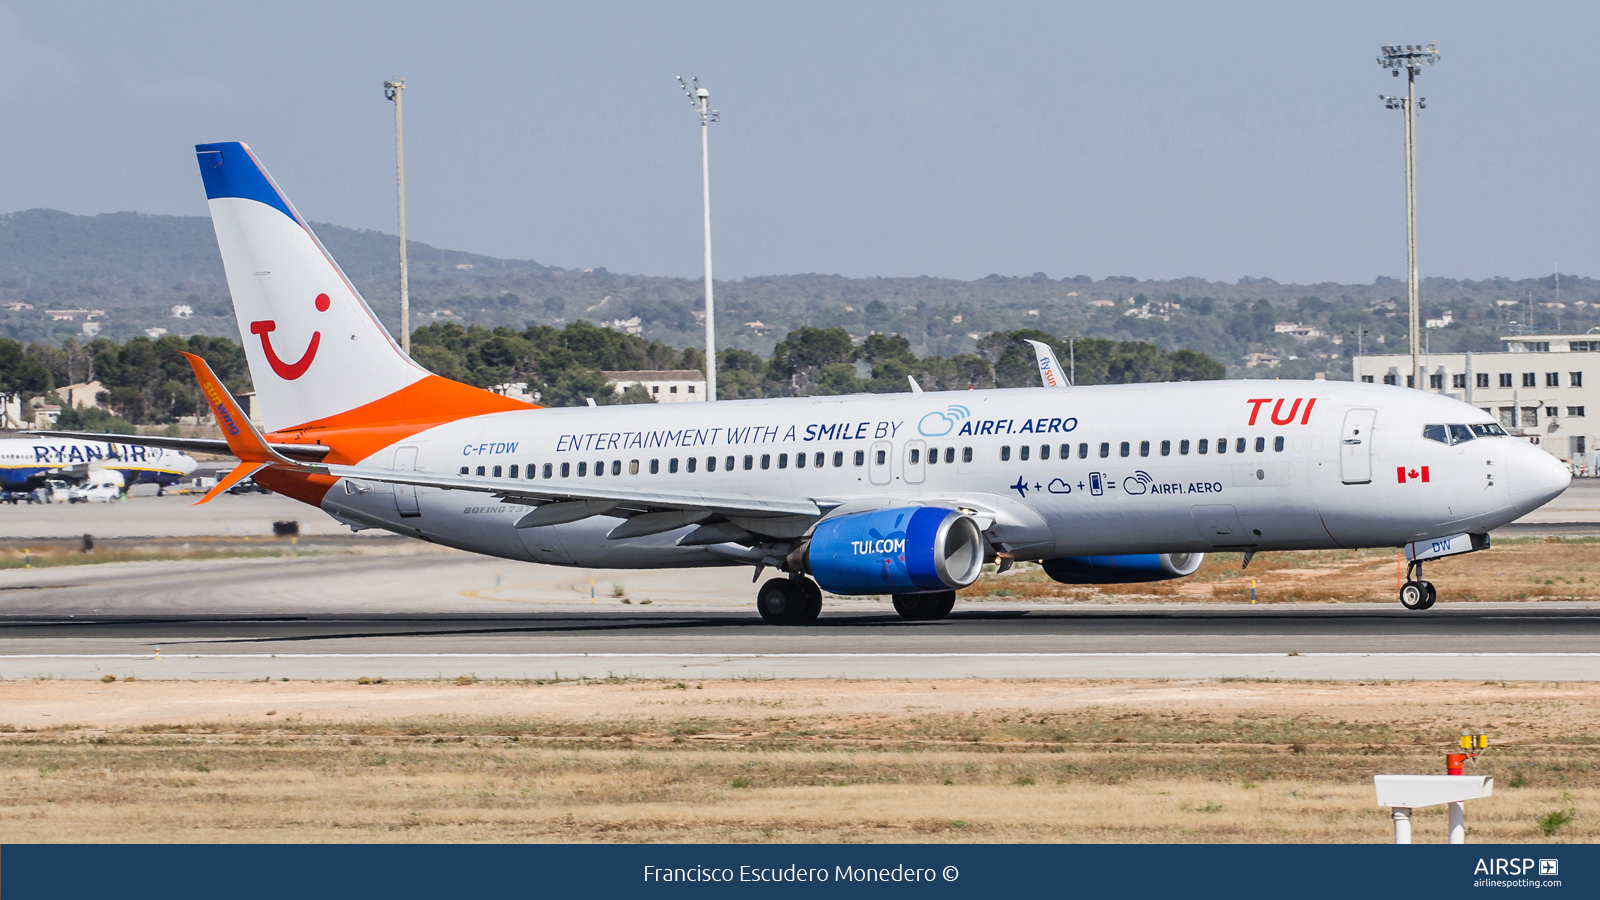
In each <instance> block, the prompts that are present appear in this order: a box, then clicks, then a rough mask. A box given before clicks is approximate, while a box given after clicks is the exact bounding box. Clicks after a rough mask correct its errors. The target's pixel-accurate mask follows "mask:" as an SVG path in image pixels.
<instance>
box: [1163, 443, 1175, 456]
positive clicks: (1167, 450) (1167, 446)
mask: <svg viewBox="0 0 1600 900" xmlns="http://www.w3.org/2000/svg"><path fill="white" fill-rule="evenodd" d="M1161 455H1162V456H1171V455H1172V442H1171V441H1162V442H1161Z"/></svg>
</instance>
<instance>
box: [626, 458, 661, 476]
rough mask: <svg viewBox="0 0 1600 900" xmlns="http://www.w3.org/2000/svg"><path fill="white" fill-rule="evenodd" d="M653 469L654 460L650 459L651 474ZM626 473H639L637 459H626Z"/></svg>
mask: <svg viewBox="0 0 1600 900" xmlns="http://www.w3.org/2000/svg"><path fill="white" fill-rule="evenodd" d="M655 470H656V461H655V460H653V459H652V460H651V461H650V472H651V474H655ZM628 474H629V475H637V474H639V461H638V460H637V459H631V460H628Z"/></svg>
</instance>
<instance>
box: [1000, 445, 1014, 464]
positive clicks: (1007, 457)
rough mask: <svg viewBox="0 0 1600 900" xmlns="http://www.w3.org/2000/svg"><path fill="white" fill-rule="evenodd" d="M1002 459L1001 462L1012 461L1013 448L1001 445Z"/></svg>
mask: <svg viewBox="0 0 1600 900" xmlns="http://www.w3.org/2000/svg"><path fill="white" fill-rule="evenodd" d="M1000 461H1001V462H1010V461H1011V448H1010V447H1001V448H1000Z"/></svg>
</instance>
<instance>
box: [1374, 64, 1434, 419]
mask: <svg viewBox="0 0 1600 900" xmlns="http://www.w3.org/2000/svg"><path fill="white" fill-rule="evenodd" d="M1437 46H1438V42H1437V41H1436V42H1434V43H1430V44H1429V45H1428V46H1426V47H1424V46H1422V45H1421V44H1405V45H1401V44H1384V45H1383V48H1382V49H1381V50H1380V51H1379V53H1378V65H1380V66H1382V67H1384V68H1385V69H1388V70H1389V71H1390V73H1391V74H1392V75H1394V77H1396V78H1399V77H1400V70H1401V69H1404V70H1405V72H1406V95H1405V96H1404V97H1391V96H1389V95H1387V94H1379V95H1378V99H1380V100H1382V101H1383V103H1384V106H1385V107H1387V108H1389V109H1398V110H1400V111H1401V112H1403V113H1405V117H1406V282H1407V288H1406V291H1407V294H1408V295H1409V296H1410V300H1411V379H1412V386H1413V387H1416V388H1418V389H1419V390H1420V389H1422V358H1421V355H1420V354H1421V348H1420V347H1419V346H1418V345H1417V341H1418V331H1417V326H1418V324H1419V315H1418V307H1419V305H1420V298H1419V297H1418V290H1417V288H1418V285H1417V140H1416V133H1417V110H1419V109H1427V108H1428V98H1427V97H1422V98H1418V97H1417V75H1419V74H1421V72H1422V67H1423V66H1425V65H1426V66H1431V65H1433V64H1434V63H1436V62H1438V61H1439V51H1438V50H1437V49H1435V48H1436V47H1437Z"/></svg>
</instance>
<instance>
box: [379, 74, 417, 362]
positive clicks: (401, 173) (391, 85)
mask: <svg viewBox="0 0 1600 900" xmlns="http://www.w3.org/2000/svg"><path fill="white" fill-rule="evenodd" d="M405 89H406V80H405V79H404V78H395V79H391V80H389V81H385V82H384V83H383V96H384V99H386V100H392V101H394V165H395V172H396V174H397V176H398V180H399V182H400V349H401V350H404V351H405V354H406V355H407V356H410V355H411V291H410V287H411V285H410V281H409V279H408V274H409V273H408V272H407V271H406V138H405V134H406V133H405V129H404V128H403V127H401V119H400V92H401V91H404V90H405Z"/></svg>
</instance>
